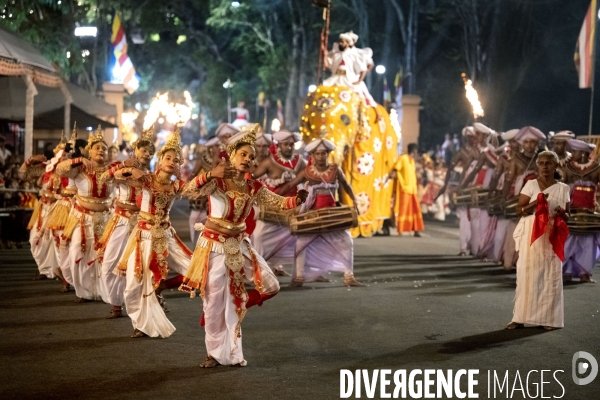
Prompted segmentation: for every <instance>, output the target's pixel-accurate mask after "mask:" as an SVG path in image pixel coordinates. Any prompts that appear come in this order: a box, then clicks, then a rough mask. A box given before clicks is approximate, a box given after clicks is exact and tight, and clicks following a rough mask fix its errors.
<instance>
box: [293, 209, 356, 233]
mask: <svg viewBox="0 0 600 400" xmlns="http://www.w3.org/2000/svg"><path fill="white" fill-rule="evenodd" d="M357 226H358V215H357V214H356V210H354V208H353V207H348V206H342V207H326V208H319V209H317V210H310V211H307V212H305V213H302V214H298V215H293V216H292V217H290V232H291V233H292V235H300V234H313V233H324V232H331V231H337V230H342V229H350V228H356V227H357Z"/></svg>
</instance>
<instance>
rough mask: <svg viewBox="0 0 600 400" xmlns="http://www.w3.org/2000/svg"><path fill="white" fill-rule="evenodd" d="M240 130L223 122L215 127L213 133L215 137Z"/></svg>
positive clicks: (233, 133) (232, 133)
mask: <svg viewBox="0 0 600 400" xmlns="http://www.w3.org/2000/svg"><path fill="white" fill-rule="evenodd" d="M239 131H240V130H239V129H238V128H237V127H236V126H234V125H231V124H228V123H227V122H223V123H222V124H221V125H219V127H218V128H217V131H216V132H215V135H216V136H217V137H221V136H223V135H227V134H230V135H235V134H236V133H238V132H239Z"/></svg>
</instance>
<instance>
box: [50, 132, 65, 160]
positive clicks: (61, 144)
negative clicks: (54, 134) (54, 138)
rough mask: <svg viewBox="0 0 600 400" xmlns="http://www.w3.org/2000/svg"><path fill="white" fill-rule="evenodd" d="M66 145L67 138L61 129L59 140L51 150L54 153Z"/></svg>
mask: <svg viewBox="0 0 600 400" xmlns="http://www.w3.org/2000/svg"><path fill="white" fill-rule="evenodd" d="M66 146H67V138H66V136H65V131H62V132H61V133H60V142H59V143H58V145H57V146H56V147H55V148H54V150H52V151H53V152H54V154H56V153H58V152H59V151H61V150H64V149H65V147H66Z"/></svg>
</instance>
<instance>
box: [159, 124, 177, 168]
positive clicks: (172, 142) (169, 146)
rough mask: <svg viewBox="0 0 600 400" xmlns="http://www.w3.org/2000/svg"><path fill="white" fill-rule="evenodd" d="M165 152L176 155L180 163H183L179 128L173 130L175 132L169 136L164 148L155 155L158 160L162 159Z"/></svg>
mask: <svg viewBox="0 0 600 400" xmlns="http://www.w3.org/2000/svg"><path fill="white" fill-rule="evenodd" d="M167 151H174V152H175V153H177V156H179V160H180V162H181V163H183V156H182V154H181V136H180V134H179V128H177V129H175V132H173V133H172V134H171V136H169V138H168V139H167V141H166V143H165V144H164V146H163V147H161V148H160V150H159V151H158V154H157V155H158V158H162V156H163V155H164V154H165V153H166V152H167Z"/></svg>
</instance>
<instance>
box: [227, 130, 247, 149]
mask: <svg viewBox="0 0 600 400" xmlns="http://www.w3.org/2000/svg"><path fill="white" fill-rule="evenodd" d="M247 134H248V132H246V131H240V132H238V133H236V134H235V135H233V136H232V137H230V138H229V140H227V146H230V145H232V144H234V143H235V142H237V141H238V140H240V139H241V138H243V137H244V136H246V135H247Z"/></svg>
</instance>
